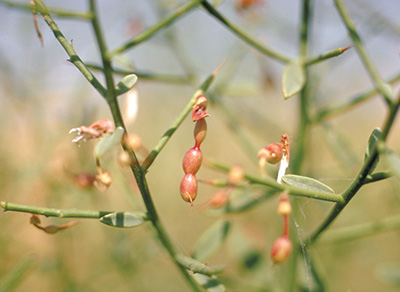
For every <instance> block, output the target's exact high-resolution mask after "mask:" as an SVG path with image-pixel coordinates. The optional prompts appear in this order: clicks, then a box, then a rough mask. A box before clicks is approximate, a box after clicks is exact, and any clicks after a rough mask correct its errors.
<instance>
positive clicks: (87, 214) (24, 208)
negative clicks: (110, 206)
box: [0, 202, 146, 219]
mask: <svg viewBox="0 0 400 292" xmlns="http://www.w3.org/2000/svg"><path fill="white" fill-rule="evenodd" d="M0 207H2V208H3V209H4V211H16V212H24V213H31V214H37V215H43V216H46V217H58V218H88V219H100V218H101V217H103V216H105V215H107V214H110V213H115V212H114V211H95V210H78V209H55V208H45V207H37V206H29V205H23V204H15V203H10V202H0ZM145 217H146V214H144V213H143V218H145Z"/></svg>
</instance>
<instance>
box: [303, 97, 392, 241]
mask: <svg viewBox="0 0 400 292" xmlns="http://www.w3.org/2000/svg"><path fill="white" fill-rule="evenodd" d="M399 107H400V95H399V96H398V98H397V101H396V103H395V104H394V106H393V107H392V108H391V109H390V110H389V112H388V115H387V117H386V120H385V122H384V124H383V127H382V133H381V135H380V136H379V137H378V142H377V143H376V145H375V147H374V148H373V149H372V151H371V153H370V155H369V157H368V159H366V160H365V162H364V164H363V166H362V167H361V169H360V171H359V173H358V175H357V176H356V178H355V180H354V181H353V182H352V183H351V185H350V186H349V187H348V188H347V189H346V190H345V191H344V192H343V194H342V197H343V199H344V203H337V204H336V205H335V207H334V208H333V209H332V210H331V212H330V214H329V215H328V217H327V218H326V219H325V220H324V221H323V222H322V223H321V225H320V226H318V227H317V229H316V230H315V231H314V232H313V233H312V234H311V235H310V236H309V239H308V243H309V244H314V243H315V242H316V241H317V240H318V238H319V237H320V236H321V234H322V233H323V232H324V231H325V230H326V229H327V228H328V227H329V226H330V225H331V224H332V222H333V221H334V220H335V219H336V218H337V217H338V216H339V214H340V213H341V212H342V211H343V209H344V208H345V207H346V206H347V204H348V203H349V202H350V200H351V199H352V198H353V197H354V196H355V194H356V193H357V192H358V191H359V190H360V189H361V187H362V186H363V185H365V184H366V183H368V182H369V173H370V171H371V168H372V167H373V165H374V164H375V163H376V160H377V159H378V158H379V147H382V145H384V144H385V143H386V139H387V137H388V135H389V132H390V130H391V129H392V126H393V123H394V119H395V117H396V115H397V112H398V110H399Z"/></svg>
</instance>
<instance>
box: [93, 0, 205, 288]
mask: <svg viewBox="0 0 400 292" xmlns="http://www.w3.org/2000/svg"><path fill="white" fill-rule="evenodd" d="M89 1H90V2H89V3H90V7H91V11H92V13H93V14H94V17H93V19H92V26H93V29H94V31H95V35H96V38H97V43H98V46H99V49H100V53H101V57H102V62H103V68H104V75H105V78H106V83H107V90H108V95H107V98H106V99H107V102H108V104H109V107H110V110H111V113H112V115H113V118H114V122H115V126H116V127H118V126H119V127H122V128H124V130H125V133H127V131H126V127H125V125H124V122H123V119H122V115H121V112H120V109H119V105H118V101H117V96H116V92H115V87H114V80H113V75H112V74H113V69H112V66H111V60H110V57H109V55H108V54H107V48H106V44H105V42H104V39H103V33H102V32H101V29H100V25H99V22H98V19H97V13H96V6H95V0H89ZM123 140H124V139H123ZM122 146H123V147H124V150H125V151H127V152H128V153H129V155H130V157H131V159H132V161H133V163H132V166H131V170H132V172H133V174H134V176H135V179H136V182H137V185H138V187H139V190H140V193H141V195H142V198H143V202H144V204H145V206H146V209H147V214H148V218H149V220H150V221H151V222H152V224H153V226H154V228H155V230H156V232H157V236H158V239H159V240H160V242H161V243H162V245H163V246H164V248H165V249H166V251H167V252H168V254H169V255H170V257H171V259H172V261H173V262H174V263H175V264H176V266H177V267H178V269H179V271H180V272H181V274H182V275H183V276H184V278H185V279H186V280H187V282H188V284H189V285H190V286H191V287H192V289H193V290H194V291H198V292H201V291H202V289H201V288H200V287H199V286H198V284H197V283H196V282H195V280H194V279H193V277H191V276H190V275H189V273H188V271H187V269H186V267H185V266H183V265H182V264H181V263H180V262H179V260H178V256H179V253H178V252H177V250H176V249H175V246H174V245H173V244H172V242H171V240H170V238H169V236H168V234H167V232H166V231H165V229H164V226H163V225H162V223H161V221H160V218H159V216H158V213H157V211H156V208H155V205H154V203H153V199H152V197H151V195H150V190H149V187H148V184H147V180H146V177H145V170H144V169H143V168H142V167H141V166H140V164H139V162H138V159H137V157H136V155H135V153H134V152H133V151H132V149H131V148H130V147H128V146H127V145H126V144H125V142H123V143H122Z"/></svg>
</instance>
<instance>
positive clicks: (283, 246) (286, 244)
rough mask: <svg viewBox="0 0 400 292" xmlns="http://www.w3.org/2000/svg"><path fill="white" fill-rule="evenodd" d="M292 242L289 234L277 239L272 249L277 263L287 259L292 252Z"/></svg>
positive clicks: (272, 257)
mask: <svg viewBox="0 0 400 292" xmlns="http://www.w3.org/2000/svg"><path fill="white" fill-rule="evenodd" d="M292 247H293V245H292V242H291V241H290V239H289V237H287V235H282V236H281V237H279V238H278V239H277V240H275V242H274V245H273V246H272V249H271V259H272V260H273V262H274V263H275V264H280V263H283V262H284V261H286V260H287V258H288V257H289V256H290V253H291V252H292Z"/></svg>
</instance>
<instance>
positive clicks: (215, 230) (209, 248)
mask: <svg viewBox="0 0 400 292" xmlns="http://www.w3.org/2000/svg"><path fill="white" fill-rule="evenodd" d="M229 226H230V224H229V222H228V221H225V220H220V221H217V222H216V223H214V224H213V225H212V226H211V227H210V228H208V229H207V230H206V231H205V232H204V233H203V235H202V236H201V237H200V239H199V240H198V241H197V243H196V245H195V247H194V252H193V254H192V257H193V258H195V259H197V260H199V261H204V260H206V259H208V258H209V257H210V256H211V255H212V254H214V253H215V252H216V251H217V250H218V249H219V248H220V247H221V245H222V243H223V242H224V240H225V238H226V236H227V235H228V231H229Z"/></svg>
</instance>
